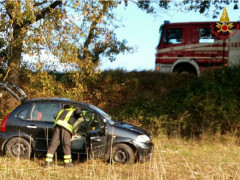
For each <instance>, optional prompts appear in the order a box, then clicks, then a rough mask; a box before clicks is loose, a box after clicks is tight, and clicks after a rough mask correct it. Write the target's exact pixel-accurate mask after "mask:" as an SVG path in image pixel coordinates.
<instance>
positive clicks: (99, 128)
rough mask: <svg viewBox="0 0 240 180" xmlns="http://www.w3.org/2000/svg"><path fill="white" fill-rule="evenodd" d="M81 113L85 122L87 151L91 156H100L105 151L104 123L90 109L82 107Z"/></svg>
mask: <svg viewBox="0 0 240 180" xmlns="http://www.w3.org/2000/svg"><path fill="white" fill-rule="evenodd" d="M82 114H83V117H84V120H85V122H86V142H87V143H86V144H87V149H86V150H87V153H89V155H90V156H92V157H101V156H103V155H105V152H106V142H107V136H106V125H105V123H104V122H103V119H102V118H101V117H100V116H99V115H98V114H97V113H96V112H94V111H92V110H89V109H82Z"/></svg>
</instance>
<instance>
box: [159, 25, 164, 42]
mask: <svg viewBox="0 0 240 180" xmlns="http://www.w3.org/2000/svg"><path fill="white" fill-rule="evenodd" d="M163 28H164V24H162V25H161V26H160V28H159V34H160V37H159V43H158V46H159V45H160V43H161V37H162V32H163Z"/></svg>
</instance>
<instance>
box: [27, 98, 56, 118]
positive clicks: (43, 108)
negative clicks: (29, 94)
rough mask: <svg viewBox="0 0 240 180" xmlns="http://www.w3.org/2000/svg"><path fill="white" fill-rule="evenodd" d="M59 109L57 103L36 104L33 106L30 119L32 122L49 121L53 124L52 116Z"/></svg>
mask: <svg viewBox="0 0 240 180" xmlns="http://www.w3.org/2000/svg"><path fill="white" fill-rule="evenodd" d="M59 110H60V108H59V105H58V104H57V103H51V102H44V103H36V104H35V105H34V106H33V109H32V113H31V115H30V119H31V120H33V121H49V122H54V121H55V119H54V117H53V115H54V114H56V113H57V112H59Z"/></svg>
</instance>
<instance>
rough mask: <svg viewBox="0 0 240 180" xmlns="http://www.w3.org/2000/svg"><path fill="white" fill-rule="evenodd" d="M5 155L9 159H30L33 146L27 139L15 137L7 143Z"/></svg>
mask: <svg viewBox="0 0 240 180" xmlns="http://www.w3.org/2000/svg"><path fill="white" fill-rule="evenodd" d="M5 154H6V155H7V156H9V157H21V158H30V155H31V146H30V144H29V142H28V141H26V140H25V139H23V138H20V137H15V138H12V139H10V140H9V141H8V142H7V144H6V146H5Z"/></svg>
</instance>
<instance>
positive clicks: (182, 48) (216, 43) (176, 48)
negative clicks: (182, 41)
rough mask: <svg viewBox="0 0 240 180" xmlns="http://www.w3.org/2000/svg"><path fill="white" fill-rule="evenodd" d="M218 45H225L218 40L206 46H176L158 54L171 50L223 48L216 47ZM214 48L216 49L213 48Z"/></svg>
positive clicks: (205, 44)
mask: <svg viewBox="0 0 240 180" xmlns="http://www.w3.org/2000/svg"><path fill="white" fill-rule="evenodd" d="M218 44H223V40H218V41H215V43H204V44H199V43H197V44H189V45H183V46H176V47H169V48H164V49H159V50H158V51H157V52H158V53H161V52H168V51H171V50H185V51H186V49H189V50H191V49H196V48H201V47H202V48H207V49H208V50H209V49H210V48H211V49H212V48H214V49H215V48H217V49H219V48H221V47H222V46H215V45H218ZM212 46H214V47H212Z"/></svg>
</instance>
